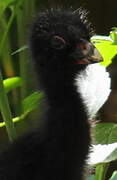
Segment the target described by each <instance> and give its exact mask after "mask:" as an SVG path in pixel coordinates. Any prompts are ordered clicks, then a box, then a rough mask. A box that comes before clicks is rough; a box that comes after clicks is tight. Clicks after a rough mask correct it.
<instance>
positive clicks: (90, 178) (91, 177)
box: [87, 175, 95, 180]
mask: <svg viewBox="0 0 117 180" xmlns="http://www.w3.org/2000/svg"><path fill="white" fill-rule="evenodd" d="M87 180H95V175H90V176H89V177H88V179H87Z"/></svg>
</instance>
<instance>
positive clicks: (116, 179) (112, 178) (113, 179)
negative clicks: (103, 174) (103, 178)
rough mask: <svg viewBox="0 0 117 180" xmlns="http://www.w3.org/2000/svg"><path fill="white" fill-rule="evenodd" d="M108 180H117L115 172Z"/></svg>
mask: <svg viewBox="0 0 117 180" xmlns="http://www.w3.org/2000/svg"><path fill="white" fill-rule="evenodd" d="M110 180H117V171H114V172H113V174H112V177H111V178H110Z"/></svg>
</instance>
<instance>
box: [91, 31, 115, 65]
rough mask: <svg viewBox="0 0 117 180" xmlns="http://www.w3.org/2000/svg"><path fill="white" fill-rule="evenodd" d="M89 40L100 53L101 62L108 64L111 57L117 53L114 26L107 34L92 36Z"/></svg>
mask: <svg viewBox="0 0 117 180" xmlns="http://www.w3.org/2000/svg"><path fill="white" fill-rule="evenodd" d="M91 41H92V42H93V43H94V45H95V46H96V48H97V49H98V50H99V52H100V53H101V55H102V57H103V59H104V62H102V63H101V64H102V65H104V66H108V65H109V64H110V63H111V61H112V58H113V57H114V56H115V55H116V54H117V30H116V28H114V29H113V30H112V31H111V32H110V35H109V36H93V37H92V38H91Z"/></svg>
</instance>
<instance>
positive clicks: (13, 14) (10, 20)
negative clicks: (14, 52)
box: [0, 8, 15, 56]
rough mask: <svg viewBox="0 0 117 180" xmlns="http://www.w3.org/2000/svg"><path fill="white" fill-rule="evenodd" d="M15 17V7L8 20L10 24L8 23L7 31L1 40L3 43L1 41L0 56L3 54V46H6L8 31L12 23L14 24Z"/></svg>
mask: <svg viewBox="0 0 117 180" xmlns="http://www.w3.org/2000/svg"><path fill="white" fill-rule="evenodd" d="M14 17H15V10H14V8H13V9H12V14H11V17H10V19H9V22H8V24H7V27H6V30H5V32H4V34H3V37H2V40H1V43H0V56H1V54H2V51H3V47H4V43H5V41H6V38H7V35H8V32H9V29H10V27H11V25H12V22H13V19H14Z"/></svg>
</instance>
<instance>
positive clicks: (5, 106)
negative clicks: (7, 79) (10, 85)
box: [0, 72, 17, 141]
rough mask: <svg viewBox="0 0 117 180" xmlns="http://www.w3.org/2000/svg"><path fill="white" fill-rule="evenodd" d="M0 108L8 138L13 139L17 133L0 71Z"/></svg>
mask: <svg viewBox="0 0 117 180" xmlns="http://www.w3.org/2000/svg"><path fill="white" fill-rule="evenodd" d="M0 110H1V114H2V117H3V120H4V122H5V124H6V129H7V133H8V137H9V140H10V141H14V140H15V139H16V137H17V135H16V130H15V127H14V124H13V122H12V115H11V111H10V107H9V103H8V99H7V95H6V93H5V90H4V86H3V79H2V74H1V72H0Z"/></svg>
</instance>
